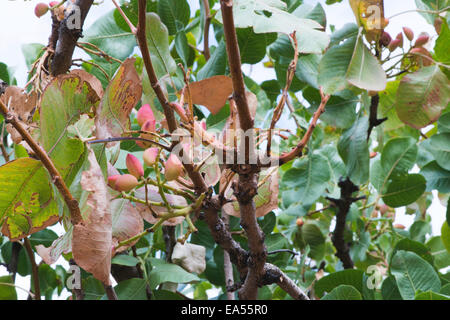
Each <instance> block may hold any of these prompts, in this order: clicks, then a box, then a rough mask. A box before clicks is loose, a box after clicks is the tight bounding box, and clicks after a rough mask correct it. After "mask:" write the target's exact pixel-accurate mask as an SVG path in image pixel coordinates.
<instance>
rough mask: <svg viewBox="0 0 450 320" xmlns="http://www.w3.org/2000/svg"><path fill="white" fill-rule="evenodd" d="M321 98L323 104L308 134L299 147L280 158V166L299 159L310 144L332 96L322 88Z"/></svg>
mask: <svg viewBox="0 0 450 320" xmlns="http://www.w3.org/2000/svg"><path fill="white" fill-rule="evenodd" d="M320 96H321V99H322V100H321V103H320V106H319V108H318V109H317V110H316V112H315V113H314V116H313V119H312V121H311V124H310V125H309V127H308V130H307V131H306V133H305V135H304V136H303V138H302V140H301V141H300V142H299V143H298V145H297V146H296V147H295V148H294V149H292V150H291V151H290V152H288V153H285V154H283V155H281V156H280V158H279V161H278V163H279V164H280V166H281V165H282V164H284V163H287V162H289V161H291V160H293V159H295V158H296V157H299V156H300V155H301V154H302V152H303V149H304V148H305V147H306V145H307V144H308V141H309V139H311V136H312V134H313V131H314V129H315V128H316V126H317V121H319V118H320V116H321V115H322V113H324V112H325V106H326V105H327V103H328V100H329V99H330V95H325V94H324V93H323V90H322V88H320Z"/></svg>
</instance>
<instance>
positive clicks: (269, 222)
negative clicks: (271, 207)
mask: <svg viewBox="0 0 450 320" xmlns="http://www.w3.org/2000/svg"><path fill="white" fill-rule="evenodd" d="M258 223H259V225H260V227H261V230H262V231H263V232H264V234H266V235H268V234H271V233H272V231H273V228H275V225H276V224H277V216H276V215H275V213H273V212H269V213H268V214H266V215H265V216H264V217H263V218H262V219H259V220H258Z"/></svg>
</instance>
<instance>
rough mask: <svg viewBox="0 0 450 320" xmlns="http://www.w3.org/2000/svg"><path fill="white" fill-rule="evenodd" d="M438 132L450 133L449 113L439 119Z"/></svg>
mask: <svg viewBox="0 0 450 320" xmlns="http://www.w3.org/2000/svg"><path fill="white" fill-rule="evenodd" d="M438 131H439V132H440V133H445V132H450V112H447V113H444V114H443V115H442V116H441V117H440V118H439V120H438Z"/></svg>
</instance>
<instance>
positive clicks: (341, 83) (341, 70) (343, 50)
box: [317, 37, 356, 94]
mask: <svg viewBox="0 0 450 320" xmlns="http://www.w3.org/2000/svg"><path fill="white" fill-rule="evenodd" d="M355 45H356V37H353V38H350V39H347V40H346V41H345V42H344V43H342V44H340V45H338V46H334V47H331V48H330V49H328V50H327V52H326V53H325V54H324V55H323V57H322V60H321V61H320V63H319V75H318V77H317V82H318V85H319V86H321V87H323V91H324V92H325V93H328V94H333V93H336V92H338V91H342V90H344V89H345V88H347V86H348V83H347V80H346V75H347V70H348V66H349V65H350V61H351V59H352V54H353V50H354V48H355Z"/></svg>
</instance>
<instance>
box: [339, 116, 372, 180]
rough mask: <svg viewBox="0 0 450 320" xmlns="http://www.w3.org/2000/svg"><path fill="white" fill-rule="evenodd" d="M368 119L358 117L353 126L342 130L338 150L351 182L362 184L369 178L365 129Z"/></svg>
mask: <svg viewBox="0 0 450 320" xmlns="http://www.w3.org/2000/svg"><path fill="white" fill-rule="evenodd" d="M368 128H369V120H368V118H367V117H366V116H364V117H360V118H359V119H358V120H356V122H355V123H354V124H353V126H352V127H351V128H349V129H347V130H346V131H344V132H343V134H342V136H341V138H340V140H339V143H338V151H339V155H340V156H341V158H342V160H343V161H344V163H345V165H346V168H347V176H348V177H349V178H350V180H352V181H353V183H355V184H357V185H359V184H364V183H365V182H367V180H368V179H369V160H370V153H369V146H368V143H367V131H368Z"/></svg>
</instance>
